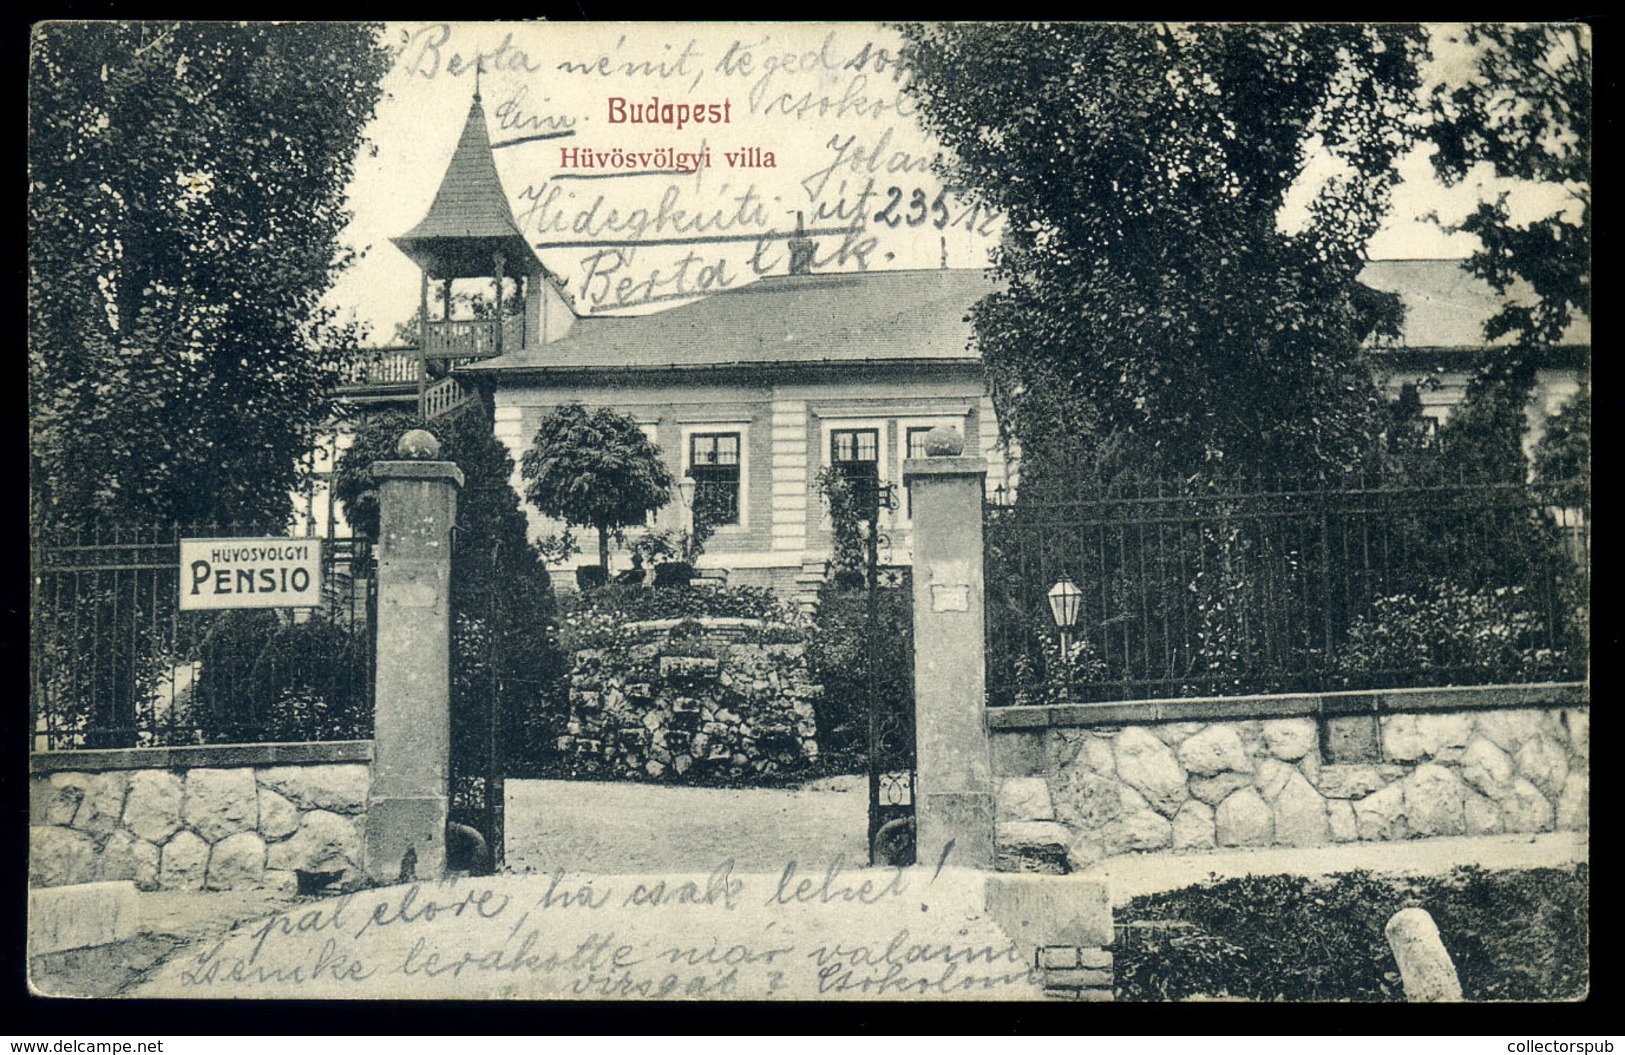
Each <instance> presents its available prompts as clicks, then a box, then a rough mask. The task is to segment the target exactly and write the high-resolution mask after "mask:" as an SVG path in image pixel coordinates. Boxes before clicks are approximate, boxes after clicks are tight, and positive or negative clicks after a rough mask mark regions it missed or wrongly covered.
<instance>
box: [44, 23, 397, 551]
mask: <svg viewBox="0 0 1625 1055" xmlns="http://www.w3.org/2000/svg"><path fill="white" fill-rule="evenodd" d="M388 64H389V54H388V51H387V50H386V49H385V48H384V47H383V46H382V45H381V44H380V43H379V40H378V33H377V28H376V27H375V26H372V25H368V24H363V23H349V24H345V23H321V24H317V23H304V24H296V23H282V24H273V23H270V22H260V23H249V24H244V23H219V22H166V23H150V22H99V23H95V22H48V23H41V24H40V25H38V26H36V27H35V29H34V32H33V37H32V40H31V43H30V68H29V103H28V107H29V148H28V168H29V173H28V179H29V199H28V213H29V239H28V265H29V272H28V326H29V351H28V370H29V417H30V424H31V429H32V443H31V466H30V469H31V472H30V475H31V491H30V498H31V502H32V506H33V508H32V513H33V515H34V517H35V519H36V520H37V521H38V522H41V523H47V524H52V525H59V526H73V525H89V524H93V523H96V522H132V521H133V522H136V523H158V522H170V521H184V522H205V521H210V520H215V521H219V522H226V523H232V524H236V525H242V526H243V527H245V528H255V529H261V530H278V529H280V528H281V527H282V526H283V525H284V524H285V523H286V521H287V518H288V516H289V514H290V512H291V499H290V493H291V492H292V490H293V489H294V485H295V484H296V482H297V480H298V473H299V462H300V460H301V459H302V458H303V457H304V456H305V455H306V454H307V453H308V452H309V450H310V448H311V440H312V437H313V435H314V432H315V430H316V429H318V428H320V427H321V426H322V425H323V423H324V422H325V421H326V420H327V418H328V417H329V414H330V411H331V409H332V403H331V390H332V388H333V386H334V384H335V383H336V382H337V380H338V376H339V369H340V367H341V365H342V362H341V360H342V359H343V358H344V356H345V355H346V354H347V353H346V349H349V348H353V347H354V344H355V340H354V338H355V334H354V333H353V332H351V331H349V330H347V329H345V328H343V327H339V326H336V325H335V324H334V315H333V312H332V311H331V310H328V309H324V308H323V307H321V306H320V304H319V300H320V298H321V296H322V295H323V293H324V292H326V290H327V289H328V287H329V285H330V284H331V282H332V280H333V278H334V277H335V275H336V274H337V273H338V271H339V270H340V269H341V268H343V267H344V266H345V265H346V264H347V263H348V261H349V259H350V257H349V255H348V253H347V252H346V251H345V250H343V249H342V248H341V245H340V241H339V235H340V232H341V231H342V229H343V227H344V224H345V223H346V221H347V220H348V214H347V213H346V211H345V210H344V195H345V190H346V187H347V185H348V183H349V180H350V176H351V173H352V171H353V168H354V160H355V157H356V152H357V149H358V148H359V147H360V146H361V145H362V142H363V139H362V132H363V129H364V127H365V125H366V123H367V122H368V120H370V118H371V116H372V113H373V107H374V105H375V103H376V102H377V100H378V98H379V93H380V87H379V84H380V81H381V78H382V77H383V75H384V73H385V71H386V70H387V68H388Z"/></svg>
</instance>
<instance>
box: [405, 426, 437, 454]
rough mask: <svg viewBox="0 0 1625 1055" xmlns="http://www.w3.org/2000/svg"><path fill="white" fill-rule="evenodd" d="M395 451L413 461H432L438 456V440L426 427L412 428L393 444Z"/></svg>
mask: <svg viewBox="0 0 1625 1055" xmlns="http://www.w3.org/2000/svg"><path fill="white" fill-rule="evenodd" d="M395 453H397V454H399V455H400V456H401V457H403V458H410V459H412V460H413V461H433V460H434V459H436V458H438V457H440V441H439V440H437V439H435V437H434V433H432V432H430V431H429V430H428V429H413V430H412V431H410V432H408V433H406V434H405V435H403V436H402V437H401V439H400V442H399V443H397V444H395Z"/></svg>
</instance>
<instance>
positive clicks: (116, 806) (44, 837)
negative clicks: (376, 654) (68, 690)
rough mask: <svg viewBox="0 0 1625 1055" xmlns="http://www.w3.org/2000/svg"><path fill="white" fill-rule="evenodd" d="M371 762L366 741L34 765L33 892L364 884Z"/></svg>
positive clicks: (38, 759) (92, 754)
mask: <svg viewBox="0 0 1625 1055" xmlns="http://www.w3.org/2000/svg"><path fill="white" fill-rule="evenodd" d="M300 749H304V750H300ZM279 750H280V754H281V755H282V756H283V757H281V758H279V757H278V753H279ZM371 754H372V744H371V742H370V741H359V742H351V743H342V744H299V745H263V746H261V745H254V746H244V747H225V748H206V747H203V748H170V749H151V750H143V749H131V750H125V751H78V752H55V753H53V757H49V758H42V756H40V755H35V756H34V759H33V775H32V776H31V779H30V786H29V822H30V831H29V883H30V885H31V886H38V887H48V886H61V885H65V884H70V883H88V882H94V881H101V880H116V879H129V880H133V881H134V882H135V884H136V886H137V887H139V888H140V889H142V890H231V889H241V888H271V889H282V890H288V891H294V890H297V889H298V888H299V885H300V873H305V875H306V876H307V877H308V878H307V879H306V884H307V886H309V887H318V886H319V887H325V888H326V889H342V888H347V887H350V886H354V885H357V884H359V883H360V881H361V877H362V870H361V856H362V846H363V824H364V822H365V819H366V807H367V792H368V781H369V764H368V760H369V759H370V758H371ZM255 756H258V758H256V757H255ZM312 759H313V760H312ZM256 761H257V762H260V763H262V764H255V762H256ZM211 763H215V764H211ZM226 763H237V764H226Z"/></svg>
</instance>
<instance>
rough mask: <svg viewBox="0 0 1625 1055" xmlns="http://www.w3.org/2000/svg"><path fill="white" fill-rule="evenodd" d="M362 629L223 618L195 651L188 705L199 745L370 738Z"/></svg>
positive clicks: (315, 621) (267, 617) (250, 616)
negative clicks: (200, 738) (191, 706)
mask: <svg viewBox="0 0 1625 1055" xmlns="http://www.w3.org/2000/svg"><path fill="white" fill-rule="evenodd" d="M366 634H367V629H366V628H365V627H364V626H346V625H344V624H341V623H339V622H337V621H335V620H333V619H330V618H327V617H325V616H323V615H321V614H317V615H315V616H313V617H312V618H310V619H308V620H306V621H305V622H301V623H285V622H283V621H282V620H281V619H279V618H278V617H277V615H276V614H275V613H273V612H268V611H244V612H224V613H221V615H220V616H219V617H217V618H216V620H215V621H214V623H213V625H212V626H211V628H210V629H209V631H208V633H207V634H206V635H205V636H204V638H203V643H202V646H201V648H200V650H199V660H200V663H199V671H198V676H197V682H196V686H195V688H194V694H193V701H194V705H195V707H196V709H197V713H196V718H197V723H198V726H199V728H200V729H201V731H202V734H203V738H204V740H205V742H208V743H227V742H234V741H235V742H244V741H246V742H276V741H309V740H356V739H366V738H369V737H371V736H372V698H371V694H370V692H369V691H368V690H369V687H370V686H369V679H368V673H369V672H368V670H367V662H368V656H367V642H366V636H365V635H366Z"/></svg>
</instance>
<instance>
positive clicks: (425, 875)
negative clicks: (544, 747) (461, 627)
mask: <svg viewBox="0 0 1625 1055" xmlns="http://www.w3.org/2000/svg"><path fill="white" fill-rule="evenodd" d="M397 450H398V451H399V453H400V454H401V455H402V456H403V457H405V458H412V459H415V460H412V461H388V462H374V463H373V465H372V474H373V476H374V477H375V478H376V479H377V480H378V547H377V549H376V551H375V552H376V554H377V560H378V617H377V618H378V624H377V627H376V631H375V632H376V633H377V642H378V643H377V649H376V655H377V664H378V673H377V677H376V678H375V680H374V685H375V689H374V695H373V761H372V786H371V791H370V793H369V795H368V802H367V820H366V869H367V874H368V875H369V876H370V877H372V878H373V879H374V880H377V881H379V882H386V883H394V882H399V881H401V880H404V879H422V880H431V881H433V880H439V879H441V878H442V877H443V876H444V875H445V871H446V813H447V808H448V795H449V790H450V785H449V780H450V756H451V528H452V525H453V524H454V523H455V522H456V519H457V491H458V489H459V488H461V487H462V485H463V474H462V471H461V470H460V469H458V468H457V466H456V464H454V463H452V462H443V461H437V460H434V459H436V458H437V456H438V455H439V453H440V444H439V443H438V441H436V440H435V439H434V437H433V436H431V435H429V434H428V433H427V432H423V431H421V430H413V431H412V432H408V433H407V434H406V435H405V436H402V437H401V441H400V445H399V447H398V448H397Z"/></svg>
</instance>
